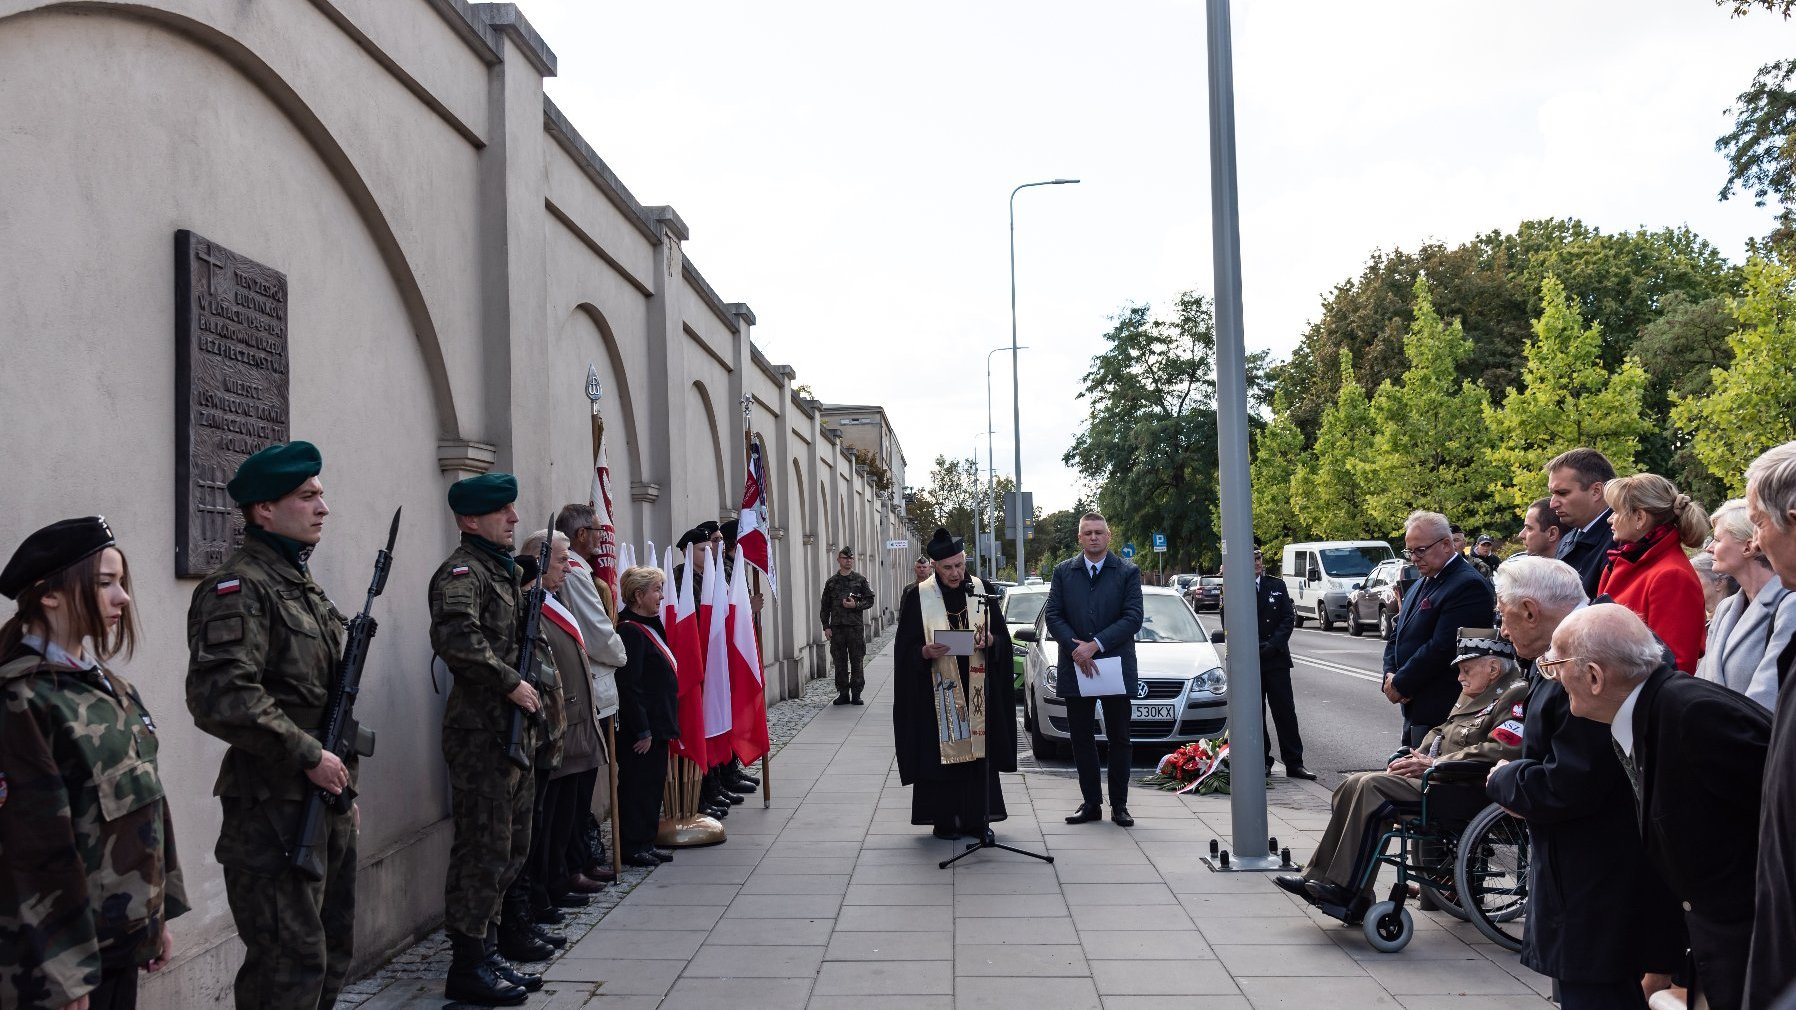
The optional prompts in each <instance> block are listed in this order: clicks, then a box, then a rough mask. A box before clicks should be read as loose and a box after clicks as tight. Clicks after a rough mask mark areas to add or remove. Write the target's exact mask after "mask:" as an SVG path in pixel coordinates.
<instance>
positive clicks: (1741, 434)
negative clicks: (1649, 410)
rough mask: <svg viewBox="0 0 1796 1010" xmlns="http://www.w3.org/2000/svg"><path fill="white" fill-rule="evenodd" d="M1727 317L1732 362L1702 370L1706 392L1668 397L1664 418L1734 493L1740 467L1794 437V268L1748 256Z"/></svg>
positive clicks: (1741, 476) (1739, 486) (1738, 489)
mask: <svg viewBox="0 0 1796 1010" xmlns="http://www.w3.org/2000/svg"><path fill="white" fill-rule="evenodd" d="M1734 318H1735V319H1736V320H1737V321H1738V323H1739V329H1737V330H1736V331H1735V332H1734V333H1733V334H1732V336H1730V337H1729V339H1728V344H1729V346H1730V348H1731V349H1732V351H1733V361H1732V363H1731V364H1730V365H1729V366H1728V367H1727V368H1716V369H1714V370H1713V371H1712V372H1711V373H1710V377H1711V380H1712V382H1713V387H1712V389H1711V390H1710V391H1709V393H1708V395H1706V396H1701V397H1689V398H1686V397H1682V396H1674V397H1673V399H1674V405H1673V407H1672V410H1671V416H1672V419H1673V421H1675V422H1676V424H1677V425H1678V427H1679V428H1680V429H1682V430H1683V431H1684V432H1686V433H1688V435H1689V438H1690V451H1691V452H1692V453H1693V454H1694V455H1695V456H1696V457H1697V458H1698V459H1700V460H1701V461H1702V462H1703V463H1704V464H1705V465H1706V466H1707V467H1708V468H1709V470H1710V472H1712V473H1714V474H1715V475H1716V476H1717V477H1718V478H1720V479H1721V481H1722V482H1723V484H1724V485H1725V487H1726V488H1727V490H1728V492H1729V493H1730V494H1735V495H1738V494H1740V493H1742V492H1743V491H1744V490H1745V473H1746V465H1747V464H1748V463H1750V462H1752V460H1753V458H1754V457H1756V456H1757V455H1758V454H1759V453H1761V452H1763V451H1765V450H1766V449H1768V448H1770V447H1771V446H1774V445H1778V444H1780V443H1782V442H1786V441H1789V440H1790V439H1791V438H1792V437H1796V269H1792V268H1791V266H1790V265H1788V264H1786V263H1783V262H1780V261H1777V260H1774V259H1771V258H1768V257H1765V256H1754V257H1752V258H1750V259H1748V260H1747V263H1746V294H1745V296H1744V297H1742V298H1740V299H1739V300H1738V301H1737V302H1736V304H1735V306H1734Z"/></svg>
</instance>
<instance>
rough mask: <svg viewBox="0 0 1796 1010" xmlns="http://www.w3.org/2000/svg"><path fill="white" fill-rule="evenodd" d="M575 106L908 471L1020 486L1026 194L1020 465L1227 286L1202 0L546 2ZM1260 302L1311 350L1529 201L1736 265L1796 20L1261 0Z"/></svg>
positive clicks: (1054, 474)
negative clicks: (1427, 245) (1769, 79)
mask: <svg viewBox="0 0 1796 1010" xmlns="http://www.w3.org/2000/svg"><path fill="white" fill-rule="evenodd" d="M521 6H522V8H523V12H524V14H525V16H526V17H527V18H528V19H529V20H530V22H531V23H532V24H533V25H534V26H535V27H536V29H537V30H538V31H539V32H540V33H541V34H542V36H543V37H544V39H546V40H547V42H548V43H549V45H550V47H551V48H553V49H554V50H555V53H556V55H557V56H558V58H559V62H560V67H559V71H560V72H559V76H558V77H556V78H555V79H552V80H550V81H549V82H547V88H548V92H549V95H550V97H551V98H552V99H553V100H554V101H555V102H556V104H557V105H559V106H560V107H561V109H562V110H563V111H564V112H566V113H567V115H568V117H569V119H570V120H572V122H573V123H574V125H575V126H576V127H577V128H578V129H579V130H580V132H581V134H582V135H583V136H584V137H585V138H586V140H587V141H588V142H589V143H590V144H591V145H592V146H593V148H594V149H595V150H597V151H598V153H599V155H600V156H601V157H603V158H604V159H605V160H606V162H608V163H609V164H610V165H611V167H612V169H613V170H615V171H616V172H617V173H618V175H619V177H620V178H622V179H623V180H624V183H625V185H627V186H628V187H629V188H630V189H631V191H632V192H633V193H635V195H636V196H637V198H638V199H640V200H641V201H642V202H644V203H645V204H651V205H652V204H669V205H671V206H673V207H674V208H675V209H677V210H678V211H679V213H680V215H681V217H682V218H683V219H684V220H685V221H686V222H687V224H688V225H689V226H690V227H691V229H692V238H691V240H690V241H689V242H687V243H685V245H684V251H685V253H686V255H687V257H688V258H689V259H690V260H691V261H692V263H693V264H694V265H695V266H696V267H697V268H698V269H699V271H700V272H702V273H703V274H704V276H705V278H706V279H707V280H708V281H709V282H710V283H711V286H712V287H713V288H715V289H716V290H717V292H718V293H719V294H720V295H722V296H723V298H724V299H725V300H726V301H743V302H747V303H748V304H749V305H751V306H752V307H753V308H754V311H755V314H756V316H757V318H758V320H759V322H758V325H757V326H756V327H755V330H754V339H755V342H756V343H757V344H758V345H759V346H760V347H761V349H762V350H763V351H764V352H765V353H766V354H767V355H768V357H769V358H770V359H771V360H773V361H775V362H777V363H781V364H789V365H791V366H793V368H795V369H796V370H797V372H798V380H797V381H799V382H800V383H804V384H807V385H809V386H810V388H811V390H812V391H813V392H814V393H815V395H816V396H817V397H818V398H819V399H822V400H824V401H826V402H833V403H876V404H881V405H883V406H884V407H885V408H886V410H887V412H888V414H889V416H890V418H891V421H892V424H893V427H894V430H895V431H896V432H897V435H898V439H899V442H900V444H901V445H902V446H903V448H904V454H905V457H906V460H907V465H908V473H907V475H906V482H907V483H908V484H910V485H912V486H919V487H920V486H924V485H926V484H927V483H928V474H929V469H930V464H931V462H932V461H933V460H934V458H935V457H936V456H937V455H938V454H948V455H950V456H960V457H962V458H964V457H967V456H971V455H973V454H974V453H975V452H977V453H978V455H979V457H980V459H981V462H982V463H983V461H984V458H985V452H986V449H985V446H986V434H985V432H986V428H987V422H986V416H987V405H988V401H987V397H986V379H987V372H986V367H987V351H988V350H991V349H994V348H999V347H1003V348H1004V352H1003V353H1001V354H997V355H993V356H991V357H990V364H991V375H990V378H991V388H992V398H991V400H990V407H991V410H992V419H993V427H994V428H995V429H996V437H995V442H996V449H997V451H996V453H995V461H996V466H997V470H998V473H999V474H1000V475H1014V473H1015V470H1016V468H1015V465H1014V459H1013V441H1012V439H1013V426H1012V424H1011V421H1010V418H1011V403H1012V400H1011V395H1010V390H1011V369H1010V352H1009V347H1010V343H1011V315H1010V286H1009V285H1010V261H1009V247H1008V244H1007V223H1008V204H1007V197H1008V194H1009V193H1010V191H1011V189H1012V187H1014V186H1017V185H1019V184H1022V183H1026V182H1034V181H1038V180H1044V179H1053V178H1076V179H1079V180H1080V182H1079V184H1078V185H1066V186H1052V187H1039V188H1034V189H1027V190H1024V191H1023V192H1021V193H1019V194H1018V195H1017V197H1016V328H1017V343H1019V344H1020V345H1022V346H1024V347H1026V348H1027V349H1026V350H1023V351H1022V352H1021V353H1020V355H1019V358H1020V375H1019V376H1018V381H1019V383H1020V386H1021V390H1022V395H1021V397H1020V399H1021V405H1020V408H1021V417H1022V423H1021V431H1022V439H1021V441H1022V453H1021V455H1022V476H1023V480H1022V486H1023V487H1024V488H1025V489H1027V490H1031V491H1033V492H1034V494H1035V504H1036V505H1037V506H1038V507H1040V508H1041V509H1042V510H1043V511H1044V512H1045V511H1052V510H1054V509H1058V508H1066V507H1069V506H1070V505H1071V504H1072V503H1073V501H1074V499H1075V498H1076V497H1078V496H1079V495H1080V494H1081V493H1082V492H1087V491H1089V490H1091V489H1090V487H1089V485H1086V484H1085V483H1084V482H1083V481H1082V479H1081V478H1080V477H1079V476H1078V474H1076V473H1074V472H1073V471H1072V470H1070V469H1068V468H1067V467H1066V466H1065V465H1064V464H1063V463H1062V461H1061V456H1062V454H1063V453H1064V452H1065V451H1066V449H1067V447H1068V446H1070V445H1071V444H1072V441H1073V439H1074V438H1075V437H1076V436H1077V434H1078V432H1079V431H1080V430H1081V428H1082V426H1083V423H1084V420H1085V417H1086V405H1085V402H1084V401H1082V400H1080V399H1079V398H1078V394H1079V390H1080V388H1081V381H1080V380H1081V378H1082V376H1083V375H1084V373H1085V372H1086V370H1087V368H1088V367H1089V363H1090V361H1091V359H1092V357H1093V356H1094V355H1095V354H1097V353H1099V352H1100V351H1101V350H1102V349H1103V346H1104V341H1103V335H1104V333H1106V332H1107V331H1108V330H1109V328H1110V326H1111V317H1112V316H1114V315H1115V314H1116V313H1117V312H1119V311H1120V310H1121V309H1122V308H1123V307H1125V306H1127V305H1129V304H1135V303H1147V304H1150V305H1153V306H1154V307H1155V308H1156V309H1161V308H1170V307H1171V305H1172V303H1173V300H1174V298H1175V297H1176V296H1177V294H1178V293H1179V292H1181V291H1185V290H1196V291H1198V292H1200V293H1202V294H1204V295H1206V296H1208V295H1209V294H1210V293H1211V290H1212V279H1213V263H1212V256H1211V242H1212V236H1211V231H1210V151H1209V126H1208V118H1207V108H1208V93H1207V90H1206V89H1207V79H1206V78H1207V71H1206V57H1205V50H1206V42H1205V25H1204V4H1202V3H1199V2H1197V0H1185V2H1168V0H1130V2H1127V3H1119V4H1108V5H1091V4H1074V3H1065V2H1060V0H1037V2H1031V3H1021V2H1009V0H1005V2H998V0H976V2H972V3H967V2H964V0H963V2H960V3H941V2H933V0H929V2H920V3H912V4H908V5H904V6H902V7H897V6H890V5H886V6H874V5H864V4H843V3H839V2H832V3H823V2H803V3H800V2H789V0H767V2H764V3H757V4H743V3H740V2H719V0H693V2H669V3H650V4H610V3H605V4H601V3H594V2H591V0H522V4H521ZM1233 18H1234V24H1233V45H1234V69H1235V101H1236V128H1237V148H1238V170H1237V171H1238V174H1239V178H1240V219H1241V255H1242V279H1243V281H1242V283H1243V311H1242V318H1243V321H1244V328H1245V333H1246V342H1247V346H1248V349H1249V350H1254V349H1262V348H1264V349H1269V350H1271V351H1272V352H1273V354H1274V356H1275V357H1276V358H1280V359H1282V358H1284V357H1286V356H1288V355H1289V353H1290V352H1291V350H1292V348H1293V347H1295V346H1296V344H1297V342H1298V340H1299V339H1300V338H1301V336H1302V334H1303V330H1304V328H1305V326H1306V325H1307V324H1308V323H1309V322H1310V321H1311V320H1313V319H1314V318H1316V317H1317V316H1318V315H1319V314H1320V309H1321V305H1322V302H1323V298H1324V296H1325V295H1326V293H1327V292H1328V291H1330V290H1331V289H1332V288H1333V287H1334V286H1335V285H1337V284H1339V283H1341V282H1342V281H1344V280H1346V279H1348V278H1350V277H1353V276H1356V275H1357V274H1358V273H1359V271H1360V269H1361V267H1362V266H1363V265H1364V263H1365V262H1366V259H1367V257H1368V256H1369V254H1370V253H1371V252H1372V251H1373V250H1375V249H1392V248H1399V247H1401V248H1406V249H1413V248H1415V247H1416V246H1418V245H1420V244H1421V243H1422V242H1424V241H1427V240H1430V239H1437V240H1440V241H1443V242H1446V243H1448V244H1456V243H1459V242H1462V241H1465V240H1468V239H1470V238H1472V237H1473V236H1475V235H1477V234H1479V233H1481V232H1485V231H1489V230H1492V229H1505V230H1508V229H1513V228H1514V227H1515V226H1516V225H1517V224H1518V223H1519V222H1521V221H1522V220H1525V219H1528V218H1539V217H1554V216H1558V217H1568V216H1575V217H1579V218H1581V219H1583V220H1584V221H1585V222H1586V223H1589V224H1592V225H1595V226H1598V227H1600V228H1602V229H1603V230H1605V231H1620V230H1626V229H1632V228H1638V227H1642V226H1644V227H1648V228H1660V227H1666V226H1676V225H1687V226H1689V227H1690V228H1692V229H1694V230H1695V231H1696V232H1697V233H1698V234H1700V235H1702V236H1703V237H1705V238H1707V239H1708V240H1709V241H1711V242H1713V243H1714V244H1715V245H1716V246H1717V247H1718V248H1720V249H1721V251H1722V252H1723V253H1724V254H1725V255H1727V256H1728V257H1729V258H1730V259H1735V260H1737V259H1739V258H1740V257H1741V256H1742V255H1743V247H1744V243H1745V242H1746V240H1747V239H1748V238H1751V237H1752V236H1755V235H1760V234H1763V233H1765V232H1766V231H1768V230H1769V228H1770V220H1771V215H1770V213H1769V211H1768V210H1766V209H1763V208H1756V207H1754V206H1753V205H1752V202H1751V200H1750V199H1743V198H1741V197H1738V196H1736V197H1735V198H1733V199H1731V200H1729V201H1727V202H1725V203H1723V202H1720V201H1718V200H1717V192H1718V191H1719V189H1720V187H1721V183H1722V182H1723V181H1724V179H1725V176H1726V166H1725V162H1724V160H1723V159H1722V157H1721V155H1719V154H1717V153H1716V152H1715V150H1714V142H1715V138H1716V137H1718V136H1720V135H1721V134H1723V133H1724V132H1726V131H1727V130H1728V128H1729V126H1730V120H1729V118H1728V117H1727V115H1726V109H1727V108H1728V106H1729V105H1730V104H1731V102H1732V101H1733V99H1734V97H1735V96H1736V95H1738V94H1739V93H1740V92H1741V91H1744V90H1745V89H1746V87H1747V86H1748V85H1749V84H1750V82H1751V80H1752V76H1753V73H1754V71H1755V70H1756V69H1757V68H1758V67H1759V66H1760V65H1761V64H1763V63H1766V62H1769V61H1771V60H1774V59H1779V58H1782V57H1784V56H1787V55H1790V53H1789V50H1790V49H1791V45H1792V42H1796V23H1789V22H1785V21H1782V20H1780V19H1778V18H1777V17H1776V16H1774V15H1771V14H1766V13H1762V12H1761V13H1757V14H1754V15H1751V16H1749V17H1746V18H1739V19H1736V18H1732V17H1730V16H1729V13H1728V12H1727V11H1726V10H1723V9H1720V8H1717V7H1716V6H1714V4H1712V3H1710V2H1708V0H1634V2H1631V3H1629V4H1626V5H1616V4H1607V3H1596V2H1594V0H1586V2H1570V0H1552V2H1546V0H1507V2H1505V3H1502V4H1472V3H1463V2H1461V3H1442V2H1422V0H1414V2H1401V3H1399V2H1387V0H1355V2H1353V3H1340V2H1338V0H1333V2H1320V0H1286V2H1281V3H1273V2H1270V0H1257V2H1237V3H1235V4H1234V5H1233Z"/></svg>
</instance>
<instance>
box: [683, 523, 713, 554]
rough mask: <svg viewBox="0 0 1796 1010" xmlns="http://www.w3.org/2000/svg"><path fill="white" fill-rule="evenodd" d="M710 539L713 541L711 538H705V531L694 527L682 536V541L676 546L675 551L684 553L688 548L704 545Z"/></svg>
mask: <svg viewBox="0 0 1796 1010" xmlns="http://www.w3.org/2000/svg"><path fill="white" fill-rule="evenodd" d="M709 539H711V538H710V537H707V536H705V534H704V531H703V530H700V529H699V528H698V527H697V526H694V527H693V528H691V529H689V530H687V531H686V532H684V533H682V534H680V539H679V540H678V541H677V542H676V543H675V544H674V550H676V551H683V550H685V549H686V548H688V547H691V546H692V545H693V544H698V543H703V542H705V541H706V540H709Z"/></svg>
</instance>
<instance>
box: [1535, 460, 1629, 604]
mask: <svg viewBox="0 0 1796 1010" xmlns="http://www.w3.org/2000/svg"><path fill="white" fill-rule="evenodd" d="M1614 479H1615V467H1614V465H1613V464H1611V463H1610V462H1609V457H1607V456H1605V455H1603V454H1602V453H1600V452H1597V451H1596V450H1595V449H1572V450H1569V451H1567V452H1562V453H1560V454H1559V455H1557V456H1554V457H1553V459H1552V461H1551V462H1549V463H1547V500H1548V502H1549V503H1550V504H1551V506H1552V509H1553V514H1554V515H1557V516H1558V517H1559V521H1560V522H1562V523H1564V524H1565V525H1566V526H1567V527H1569V529H1568V530H1567V532H1566V534H1565V535H1564V536H1563V537H1561V538H1560V539H1559V554H1558V557H1559V560H1561V561H1563V562H1565V563H1566V564H1568V565H1570V566H1572V567H1573V568H1576V569H1577V570H1578V577H1579V578H1580V579H1582V580H1583V582H1584V596H1585V598H1587V599H1592V600H1594V599H1596V584H1597V582H1598V581H1599V580H1600V579H1602V577H1603V569H1604V568H1605V567H1607V566H1608V564H1609V548H1610V547H1613V546H1614V545H1615V530H1614V529H1613V528H1611V527H1610V525H1609V511H1610V510H1609V504H1608V503H1607V502H1605V501H1604V500H1603V485H1604V484H1605V483H1607V482H1608V481H1612V480H1614Z"/></svg>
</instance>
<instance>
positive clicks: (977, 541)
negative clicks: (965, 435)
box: [973, 431, 997, 575]
mask: <svg viewBox="0 0 1796 1010" xmlns="http://www.w3.org/2000/svg"><path fill="white" fill-rule="evenodd" d="M980 434H981V432H977V431H975V432H973V492H974V493H975V494H977V493H978V492H979V436H980ZM991 443H992V440H991V435H989V434H987V435H986V436H985V448H986V452H987V454H988V455H989V454H990V452H991ZM984 511H985V506H984V503H975V504H974V506H973V574H974V575H978V574H979V557H980V555H981V554H982V553H983V552H984V551H985V538H984V537H981V536H980V535H979V518H980V513H982V512H984ZM992 537H993V539H996V538H997V533H995V532H994V533H993V534H992Z"/></svg>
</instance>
